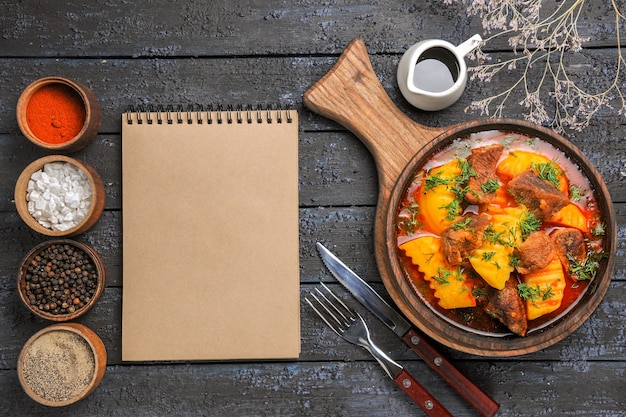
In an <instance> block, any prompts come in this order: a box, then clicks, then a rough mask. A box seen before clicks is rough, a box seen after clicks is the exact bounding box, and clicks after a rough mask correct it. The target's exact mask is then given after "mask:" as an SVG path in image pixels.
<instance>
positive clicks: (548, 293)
mask: <svg viewBox="0 0 626 417" xmlns="http://www.w3.org/2000/svg"><path fill="white" fill-rule="evenodd" d="M517 293H518V294H519V296H520V298H521V299H522V300H529V301H532V302H536V301H546V300H549V299H550V298H552V297H554V292H553V291H552V287H551V286H550V285H548V284H546V285H545V286H544V287H543V289H542V288H541V287H540V286H539V285H535V286H534V287H533V286H531V285H528V284H526V283H525V282H523V283H521V284H518V285H517Z"/></svg>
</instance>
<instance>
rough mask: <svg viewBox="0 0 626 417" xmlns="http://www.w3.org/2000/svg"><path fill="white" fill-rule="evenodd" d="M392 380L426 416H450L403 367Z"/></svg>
mask: <svg viewBox="0 0 626 417" xmlns="http://www.w3.org/2000/svg"><path fill="white" fill-rule="evenodd" d="M394 381H395V383H396V384H398V386H399V387H400V388H402V391H404V392H406V393H407V394H408V395H409V397H411V399H413V401H414V402H415V404H417V405H418V406H419V407H420V408H421V409H422V411H424V413H426V415H427V416H430V417H452V414H450V412H449V411H448V410H446V408H445V407H444V406H443V405H441V403H440V402H439V401H437V400H436V399H435V397H433V396H432V395H431V394H430V393H429V392H428V391H426V388H424V387H423V386H422V385H421V384H420V383H419V382H417V380H416V379H415V378H413V376H411V374H409V373H408V372H407V371H406V370H405V369H403V370H402V371H401V372H400V374H398V376H396V377H395V378H394Z"/></svg>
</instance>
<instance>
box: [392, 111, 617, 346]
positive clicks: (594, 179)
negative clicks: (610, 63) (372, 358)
mask: <svg viewBox="0 0 626 417" xmlns="http://www.w3.org/2000/svg"><path fill="white" fill-rule="evenodd" d="M489 130H504V131H511V132H517V133H523V134H527V135H530V136H531V137H538V138H539V139H541V140H544V141H545V142H548V143H550V144H552V145H553V146H555V147H556V148H557V149H559V150H561V151H562V152H563V153H564V154H565V155H566V156H567V157H568V158H570V159H571V160H572V162H574V164H576V165H577V166H578V168H579V169H580V170H581V172H582V173H583V175H585V177H586V178H587V179H588V181H589V183H590V184H591V186H592V187H593V188H594V194H595V197H596V201H597V203H598V205H599V206H600V210H601V211H602V213H603V218H604V220H605V222H606V234H605V236H604V248H605V250H606V252H607V253H609V258H608V259H607V261H606V263H605V264H604V267H603V268H602V269H601V270H600V271H598V274H597V275H596V278H595V279H594V287H593V288H592V291H587V292H586V293H585V294H584V295H583V296H582V298H581V299H580V300H579V301H578V303H577V305H576V306H575V307H574V308H573V309H571V310H570V311H568V312H567V313H566V314H564V316H563V317H562V318H560V319H559V320H557V322H555V323H553V324H551V325H549V326H547V328H545V329H541V330H539V331H536V332H533V333H531V334H529V335H527V336H525V337H518V336H511V337H493V336H482V335H479V334H476V333H474V332H469V331H464V330H462V329H461V327H460V326H458V325H455V324H451V323H449V322H448V321H447V320H444V319H442V318H441V317H439V316H438V315H437V314H436V313H434V312H433V311H432V310H431V308H430V307H429V306H427V305H426V304H425V303H424V302H423V301H422V300H420V299H419V296H417V295H415V294H413V290H412V288H410V286H409V285H408V283H407V282H406V278H405V276H404V274H403V272H402V268H401V266H400V264H399V260H398V257H397V255H398V252H397V251H398V250H399V249H398V248H397V245H396V244H395V216H396V213H397V208H398V205H399V203H400V201H401V199H402V197H403V195H404V192H405V190H406V187H407V186H408V184H409V182H410V181H411V180H412V176H413V174H414V173H415V172H416V171H417V170H418V169H419V168H420V167H421V166H422V165H423V164H424V163H425V162H426V161H427V160H428V159H429V158H430V157H431V156H432V155H434V154H435V153H437V152H438V151H440V150H442V149H444V148H446V147H447V146H449V145H450V144H451V143H452V142H453V141H454V140H456V139H458V138H462V137H465V136H466V135H468V134H470V133H476V132H481V131H489ZM384 221H385V238H386V242H387V245H386V246H387V247H386V248H385V262H387V263H388V265H389V267H390V270H391V271H392V273H391V274H390V277H389V278H388V279H384V284H385V286H388V285H389V286H391V287H392V290H389V289H388V291H389V293H390V294H391V296H392V298H394V301H395V302H396V304H397V305H398V307H399V308H400V309H401V310H402V311H403V313H404V314H405V315H406V316H407V317H408V318H409V320H410V321H411V322H412V323H413V324H415V325H416V326H417V327H418V328H420V330H422V331H423V332H424V333H426V334H427V335H429V336H430V337H432V338H433V339H435V340H436V341H438V342H440V343H442V344H444V345H446V346H448V347H451V348H453V349H456V350H459V351H462V352H465V353H471V354H474V355H478V356H491V357H509V356H518V355H523V354H527V353H532V352H536V351H538V350H540V349H544V348H546V347H548V346H551V345H553V344H555V343H557V342H559V341H561V340H562V339H564V338H565V337H567V336H569V335H570V334H571V333H572V332H574V331H575V330H576V329H578V327H580V326H581V325H582V324H583V322H585V321H586V320H587V319H588V318H589V316H590V315H591V314H592V313H593V312H594V311H595V310H596V308H597V307H598V305H599V304H600V302H601V301H602V298H603V297H604V295H605V293H606V291H607V289H608V286H609V284H610V282H611V278H612V275H613V272H614V268H615V262H616V249H617V223H616V219H615V212H614V207H613V204H612V201H611V197H610V194H609V192H608V189H607V187H606V184H605V183H604V180H603V179H602V177H601V176H600V174H599V172H598V171H597V170H596V168H595V167H594V166H593V165H592V164H591V162H590V161H589V160H588V159H587V157H586V156H585V155H584V154H583V153H582V152H581V151H580V150H579V149H578V148H577V147H576V146H575V145H573V144H572V143H571V142H569V141H568V140H567V139H565V138H564V137H563V136H561V135H560V134H558V133H556V132H554V131H552V130H549V129H546V128H543V127H541V126H537V125H534V124H532V123H529V122H525V121H520V120H515V119H488V120H481V121H477V122H476V123H473V124H471V125H461V126H459V127H457V128H453V129H450V130H447V131H445V132H443V133H442V134H441V135H439V136H437V137H436V138H434V139H433V140H432V141H431V142H429V143H428V144H427V145H426V146H425V147H424V148H422V149H421V150H420V151H419V152H417V153H416V154H415V155H414V156H413V158H411V160H410V161H409V163H407V164H406V166H405V167H404V169H403V170H402V172H401V174H400V175H399V177H398V178H397V180H396V183H395V184H394V187H393V189H392V192H391V193H390V197H389V199H388V202H387V212H386V218H385V220H384ZM383 278H385V277H383ZM407 294H411V295H410V297H409V296H407ZM409 298H412V299H409ZM415 301H417V302H415ZM583 303H586V306H585V308H584V309H582V308H580V306H581V305H582V304H583ZM553 329H556V330H553ZM551 333H554V334H551Z"/></svg>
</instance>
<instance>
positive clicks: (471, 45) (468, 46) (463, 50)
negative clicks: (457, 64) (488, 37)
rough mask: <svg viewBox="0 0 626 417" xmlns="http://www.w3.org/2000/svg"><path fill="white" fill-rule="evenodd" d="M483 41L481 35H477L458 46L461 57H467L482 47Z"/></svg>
mask: <svg viewBox="0 0 626 417" xmlns="http://www.w3.org/2000/svg"><path fill="white" fill-rule="evenodd" d="M482 40H483V38H481V37H480V35H478V34H476V35H474V36H472V37H471V38H469V39H468V40H466V41H465V42H463V43H462V44H460V45H459V46H457V47H456V50H457V52H458V53H459V55H461V56H465V55H467V54H469V53H470V52H472V51H473V50H474V49H476V47H478V45H480V43H481V42H482Z"/></svg>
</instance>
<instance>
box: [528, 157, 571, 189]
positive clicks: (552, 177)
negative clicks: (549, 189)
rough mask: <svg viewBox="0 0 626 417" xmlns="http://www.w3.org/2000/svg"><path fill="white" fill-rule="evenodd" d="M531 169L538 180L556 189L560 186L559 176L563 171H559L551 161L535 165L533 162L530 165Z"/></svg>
mask: <svg viewBox="0 0 626 417" xmlns="http://www.w3.org/2000/svg"><path fill="white" fill-rule="evenodd" d="M531 169H532V170H533V171H534V172H535V173H536V174H537V175H538V176H539V178H541V179H542V180H545V181H548V182H549V183H550V184H552V185H554V186H555V187H556V188H559V186H560V185H561V180H560V179H559V176H560V175H562V174H563V171H561V169H560V168H559V167H558V166H557V165H556V164H555V163H554V162H553V161H550V162H547V163H543V164H536V163H534V162H533V163H532V164H531Z"/></svg>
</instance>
